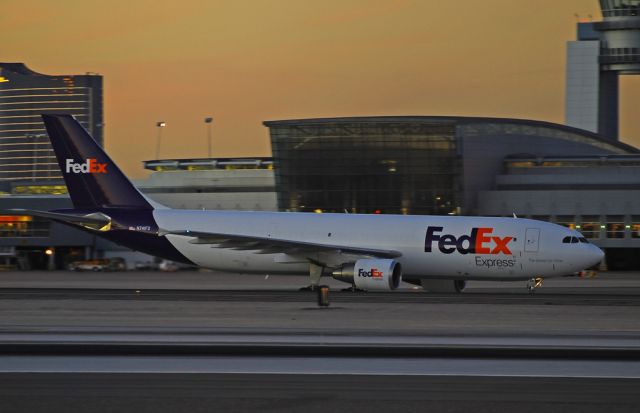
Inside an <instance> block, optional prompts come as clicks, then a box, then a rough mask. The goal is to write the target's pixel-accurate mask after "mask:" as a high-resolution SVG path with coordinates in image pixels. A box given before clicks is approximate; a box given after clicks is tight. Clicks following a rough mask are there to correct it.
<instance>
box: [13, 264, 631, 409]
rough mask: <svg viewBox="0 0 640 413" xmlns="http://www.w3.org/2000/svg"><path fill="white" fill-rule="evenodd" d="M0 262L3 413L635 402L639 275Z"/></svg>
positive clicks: (622, 405) (618, 405) (614, 405)
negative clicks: (499, 278) (62, 268)
mask: <svg viewBox="0 0 640 413" xmlns="http://www.w3.org/2000/svg"><path fill="white" fill-rule="evenodd" d="M306 281H307V280H306V279H305V278H304V277H290V276H289V277H284V276H269V277H264V276H255V275H233V274H221V273H215V272H193V271H183V272H177V273H153V272H148V273H138V272H123V273H72V272H25V273H0V402H1V403H2V406H3V408H2V411H25V412H26V411H29V412H31V411H66V412H73V411H96V412H102V411H105V412H106V411H137V412H141V411H142V412H144V411H153V412H165V411H166V412H169V411H187V410H188V411H211V410H218V409H220V410H222V409H225V410H230V411H247V410H252V411H254V410H257V409H260V410H266V411H291V412H294V411H305V412H313V411H326V410H327V409H331V410H339V411H348V410H366V411H373V412H377V411H403V412H406V411H425V409H430V410H435V411H469V410H473V411H480V412H482V411H514V410H517V411H523V412H527V411H540V410H543V411H578V410H579V411H581V412H590V411H602V410H604V409H607V410H609V411H638V410H639V409H640V394H638V392H637V388H639V385H640V274H636V273H602V274H600V275H599V276H598V277H596V278H577V277H570V278H561V279H549V280H545V283H544V285H543V287H542V288H540V289H538V290H537V291H536V292H535V294H529V293H528V292H527V290H526V288H525V283H524V282H516V283H497V282H487V283H484V282H482V283H480V282H476V283H474V282H472V283H469V285H468V289H467V290H465V292H464V293H462V294H428V293H424V292H422V291H420V290H419V289H416V288H414V287H413V286H410V285H403V286H402V288H401V289H400V290H399V291H396V292H376V293H365V292H355V293H354V292H347V291H340V289H341V288H343V287H344V286H345V285H344V284H342V283H339V282H337V281H334V280H326V281H327V282H326V284H328V285H329V286H330V287H331V292H330V301H331V303H330V306H329V307H318V305H317V303H316V294H315V293H312V292H302V291H298V288H299V287H301V286H304V285H305V284H306Z"/></svg>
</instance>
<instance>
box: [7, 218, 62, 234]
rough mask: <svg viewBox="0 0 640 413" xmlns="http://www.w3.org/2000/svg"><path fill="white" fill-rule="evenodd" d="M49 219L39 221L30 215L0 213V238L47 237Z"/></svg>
mask: <svg viewBox="0 0 640 413" xmlns="http://www.w3.org/2000/svg"><path fill="white" fill-rule="evenodd" d="M49 228H50V222H49V221H44V220H43V221H40V220H37V219H34V218H33V217H32V216H28V215H21V216H13V215H0V238H14V237H18V238H21V237H48V236H49V232H50V231H49Z"/></svg>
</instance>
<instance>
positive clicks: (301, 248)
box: [159, 230, 402, 258]
mask: <svg viewBox="0 0 640 413" xmlns="http://www.w3.org/2000/svg"><path fill="white" fill-rule="evenodd" d="M159 235H181V236H185V237H193V239H192V240H190V241H189V243H191V244H212V245H213V246H215V247H216V248H228V249H233V250H247V251H255V252H256V254H278V253H282V254H288V255H303V254H311V253H318V252H338V253H344V254H352V255H363V256H371V257H378V258H397V257H399V256H401V255H402V254H401V253H400V252H398V251H394V250H382V249H376V248H360V247H348V246H344V245H335V244H322V243H315V242H304V241H296V240H286V239H277V238H270V237H258V236H253V235H237V234H221V233H211V232H199V231H162V230H161V231H160V232H159Z"/></svg>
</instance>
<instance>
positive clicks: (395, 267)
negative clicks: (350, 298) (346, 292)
mask: <svg viewBox="0 0 640 413" xmlns="http://www.w3.org/2000/svg"><path fill="white" fill-rule="evenodd" d="M331 276H332V277H333V278H335V279H336V280H339V281H344V282H347V283H350V284H354V285H355V286H356V288H359V289H361V290H386V291H389V290H395V289H396V288H398V286H400V281H402V266H401V265H400V263H399V262H397V261H396V260H382V259H366V260H358V261H356V262H355V264H344V265H342V266H341V267H340V268H338V269H336V270H334V271H333V272H332V274H331Z"/></svg>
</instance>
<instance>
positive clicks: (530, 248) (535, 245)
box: [524, 228, 540, 252]
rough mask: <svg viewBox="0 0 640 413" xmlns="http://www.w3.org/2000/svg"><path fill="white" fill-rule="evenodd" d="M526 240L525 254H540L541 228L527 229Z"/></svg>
mask: <svg viewBox="0 0 640 413" xmlns="http://www.w3.org/2000/svg"><path fill="white" fill-rule="evenodd" d="M524 238H525V240H524V252H538V249H539V248H540V245H539V241H540V228H527V232H526V234H525V237H524Z"/></svg>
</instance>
